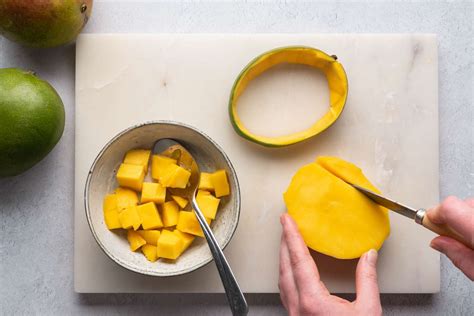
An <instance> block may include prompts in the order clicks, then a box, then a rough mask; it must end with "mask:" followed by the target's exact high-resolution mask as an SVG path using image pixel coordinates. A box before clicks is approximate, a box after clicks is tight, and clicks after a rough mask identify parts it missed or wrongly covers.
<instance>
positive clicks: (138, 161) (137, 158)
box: [123, 149, 151, 174]
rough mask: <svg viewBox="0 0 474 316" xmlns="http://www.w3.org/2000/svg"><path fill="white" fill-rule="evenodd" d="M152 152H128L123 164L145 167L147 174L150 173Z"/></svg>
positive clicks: (133, 150)
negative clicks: (149, 164)
mask: <svg viewBox="0 0 474 316" xmlns="http://www.w3.org/2000/svg"><path fill="white" fill-rule="evenodd" d="M150 155H151V150H149V149H132V150H129V151H127V153H126V154H125V158H124V159H123V163H126V164H130V165H139V166H142V167H143V172H145V174H146V173H147V172H148V162H149V161H150Z"/></svg>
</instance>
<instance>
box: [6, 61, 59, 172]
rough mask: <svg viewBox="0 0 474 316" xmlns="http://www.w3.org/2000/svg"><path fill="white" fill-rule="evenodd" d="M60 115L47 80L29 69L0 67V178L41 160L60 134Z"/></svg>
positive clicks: (56, 97)
mask: <svg viewBox="0 0 474 316" xmlns="http://www.w3.org/2000/svg"><path fill="white" fill-rule="evenodd" d="M64 116H65V115H64V106H63V102H62V101H61V98H60V97H59V95H58V94H57V92H56V90H54V88H53V87H52V86H51V85H50V84H49V83H47V82H46V81H44V80H41V79H40V78H38V77H37V76H36V75H35V74H34V73H32V72H30V71H24V70H22V69H17V68H4V69H0V178H2V177H8V176H15V175H18V174H20V173H22V172H24V171H26V170H28V169H29V168H31V167H32V166H34V165H35V164H36V163H38V162H39V161H40V160H42V159H43V158H44V157H45V156H46V155H47V154H48V153H49V152H50V151H51V150H52V149H53V148H54V146H55V145H56V143H57V142H58V141H59V139H60V138H61V135H62V134H63V130H64Z"/></svg>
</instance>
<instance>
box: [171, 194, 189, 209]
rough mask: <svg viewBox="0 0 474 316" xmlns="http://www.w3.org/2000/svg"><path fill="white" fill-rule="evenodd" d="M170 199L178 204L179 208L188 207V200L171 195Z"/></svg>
mask: <svg viewBox="0 0 474 316" xmlns="http://www.w3.org/2000/svg"><path fill="white" fill-rule="evenodd" d="M171 198H172V199H173V200H174V201H175V202H176V203H178V205H179V207H181V208H185V207H186V205H188V200H186V199H185V198H183V197H180V196H178V195H172V196H171Z"/></svg>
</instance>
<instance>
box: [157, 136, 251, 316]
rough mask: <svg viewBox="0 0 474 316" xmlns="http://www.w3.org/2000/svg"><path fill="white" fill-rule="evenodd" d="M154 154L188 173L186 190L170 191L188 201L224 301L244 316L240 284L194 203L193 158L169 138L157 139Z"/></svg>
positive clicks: (195, 166)
mask: <svg viewBox="0 0 474 316" xmlns="http://www.w3.org/2000/svg"><path fill="white" fill-rule="evenodd" d="M153 153H154V154H161V155H164V156H168V157H171V158H174V159H176V160H177V161H178V164H179V165H180V166H181V167H183V168H185V169H187V170H189V171H190V172H191V176H190V178H189V185H188V187H187V188H185V189H175V188H171V189H170V190H171V191H172V192H173V194H177V195H180V196H183V197H186V198H187V199H188V200H190V201H191V204H192V207H193V209H194V212H195V213H196V217H197V219H198V221H199V224H200V225H201V228H202V231H203V232H204V236H205V237H206V240H207V244H208V245H209V249H210V250H211V253H212V257H213V258H214V262H215V263H216V266H217V270H218V271H219V275H220V277H221V281H222V285H224V289H225V293H226V295H227V300H228V302H229V306H230V309H231V310H232V314H233V315H247V313H248V309H249V307H248V305H247V302H246V300H245V297H244V294H243V293H242V291H241V290H240V287H239V284H238V283H237V280H236V279H235V276H234V274H233V273H232V269H231V268H230V266H229V263H228V262H227V260H226V258H225V256H224V253H223V252H222V249H221V248H220V247H219V244H218V243H217V241H216V238H215V237H214V234H213V233H212V230H211V228H210V227H209V225H208V224H207V222H206V219H205V218H204V215H203V214H202V212H201V210H200V209H199V206H198V204H197V202H196V192H197V189H198V186H199V179H200V175H201V173H200V171H199V166H198V164H197V163H196V161H195V160H194V158H193V156H192V155H191V154H190V153H189V151H188V150H186V149H185V148H184V146H182V145H181V144H180V143H178V142H177V141H175V140H172V139H168V138H165V139H160V140H159V141H157V142H156V143H155V145H154V146H153Z"/></svg>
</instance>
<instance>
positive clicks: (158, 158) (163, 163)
mask: <svg viewBox="0 0 474 316" xmlns="http://www.w3.org/2000/svg"><path fill="white" fill-rule="evenodd" d="M176 163H177V161H176V160H175V159H172V158H169V157H165V156H162V155H153V156H152V157H151V177H152V178H153V179H155V180H156V181H160V182H161V178H162V176H163V172H164V171H165V170H166V169H167V168H168V166H169V165H176Z"/></svg>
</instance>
